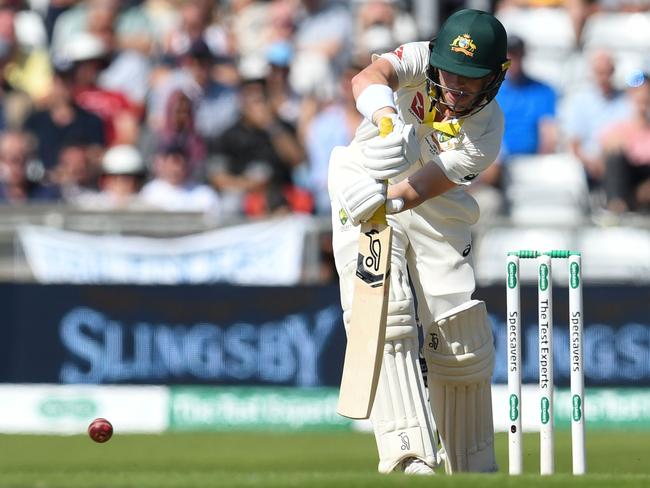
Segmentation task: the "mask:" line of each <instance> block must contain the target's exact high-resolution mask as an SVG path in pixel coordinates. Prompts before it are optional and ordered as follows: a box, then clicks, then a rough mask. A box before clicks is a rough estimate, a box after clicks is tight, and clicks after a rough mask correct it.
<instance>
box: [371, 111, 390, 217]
mask: <svg viewBox="0 0 650 488" xmlns="http://www.w3.org/2000/svg"><path fill="white" fill-rule="evenodd" d="M391 132H393V120H392V119H391V118H390V117H382V118H381V120H380V121H379V136H380V137H386V136H387V135H388V134H390V133H391ZM368 222H371V223H373V224H385V223H386V206H385V205H382V206H381V207H379V208H378V209H377V211H376V212H375V213H374V214H373V215H372V217H370V219H369V220H368Z"/></svg>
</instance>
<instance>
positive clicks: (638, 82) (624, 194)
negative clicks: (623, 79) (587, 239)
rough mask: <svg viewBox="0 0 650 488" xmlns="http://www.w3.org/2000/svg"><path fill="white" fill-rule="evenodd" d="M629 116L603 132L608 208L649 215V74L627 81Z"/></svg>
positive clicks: (638, 73) (638, 74)
mask: <svg viewBox="0 0 650 488" xmlns="http://www.w3.org/2000/svg"><path fill="white" fill-rule="evenodd" d="M628 85H629V88H628V90H627V91H628V94H629V97H630V99H631V101H632V106H633V111H632V114H631V116H630V117H629V118H628V119H627V120H624V121H621V122H618V123H615V124H613V125H611V126H609V127H607V128H605V130H604V131H603V136H602V137H603V147H604V148H605V154H606V156H605V179H604V186H605V192H606V196H607V208H608V209H609V210H610V211H612V212H615V213H623V212H626V211H636V212H644V213H647V212H649V211H650V74H648V73H643V72H637V73H634V74H633V75H632V76H630V78H629V80H628Z"/></svg>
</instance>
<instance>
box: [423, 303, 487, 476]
mask: <svg viewBox="0 0 650 488" xmlns="http://www.w3.org/2000/svg"><path fill="white" fill-rule="evenodd" d="M424 357H425V359H426V361H427V367H428V369H429V373H428V386H429V398H430V401H431V409H432V411H433V417H434V419H435V422H436V425H437V426H438V432H439V434H440V438H441V443H442V446H443V448H444V450H445V455H446V456H445V457H446V464H445V466H446V471H447V473H456V472H466V471H478V472H491V471H496V469H497V466H496V461H495V458H494V427H493V425H492V391H491V381H490V379H491V376H492V369H493V367H494V344H493V339H492V328H491V327H490V322H489V319H488V316H487V312H486V309H485V303H484V302H482V301H478V300H471V301H469V302H466V303H464V304H462V305H460V306H458V307H456V308H454V309H452V310H450V311H448V312H446V313H445V314H443V315H442V316H440V317H438V318H436V320H435V321H434V323H433V324H432V325H431V327H430V328H429V330H428V332H427V335H426V336H425V338H424Z"/></svg>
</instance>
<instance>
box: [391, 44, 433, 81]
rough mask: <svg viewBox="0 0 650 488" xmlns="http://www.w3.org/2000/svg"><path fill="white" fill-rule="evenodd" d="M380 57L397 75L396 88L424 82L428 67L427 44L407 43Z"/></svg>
mask: <svg viewBox="0 0 650 488" xmlns="http://www.w3.org/2000/svg"><path fill="white" fill-rule="evenodd" d="M380 57H382V58H384V59H386V60H388V61H389V62H390V64H392V65H393V68H394V69H395V73H396V74H397V80H398V85H399V86H398V88H402V87H405V86H418V85H420V84H421V83H422V81H423V80H424V76H425V74H426V72H427V67H428V66H429V43H428V42H409V43H407V44H402V45H401V46H400V47H398V48H397V49H395V50H394V51H391V52H389V53H384V54H382V55H381V56H380Z"/></svg>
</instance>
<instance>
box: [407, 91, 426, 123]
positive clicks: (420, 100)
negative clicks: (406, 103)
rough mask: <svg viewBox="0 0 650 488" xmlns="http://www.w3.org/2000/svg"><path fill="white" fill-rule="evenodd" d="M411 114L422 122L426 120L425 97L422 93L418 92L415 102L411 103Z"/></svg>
mask: <svg viewBox="0 0 650 488" xmlns="http://www.w3.org/2000/svg"><path fill="white" fill-rule="evenodd" d="M409 112H411V113H412V114H413V115H415V116H416V117H417V118H418V120H419V121H420V122H422V121H423V120H424V96H423V95H422V93H420V92H417V93H416V94H415V96H414V97H413V101H412V102H411V108H409Z"/></svg>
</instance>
